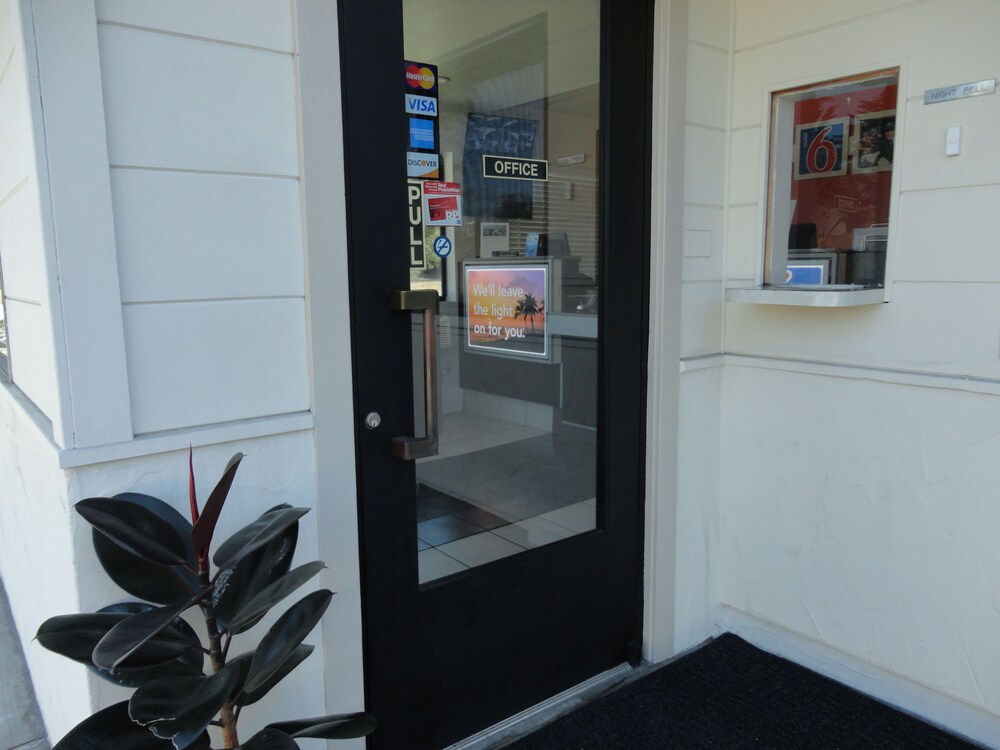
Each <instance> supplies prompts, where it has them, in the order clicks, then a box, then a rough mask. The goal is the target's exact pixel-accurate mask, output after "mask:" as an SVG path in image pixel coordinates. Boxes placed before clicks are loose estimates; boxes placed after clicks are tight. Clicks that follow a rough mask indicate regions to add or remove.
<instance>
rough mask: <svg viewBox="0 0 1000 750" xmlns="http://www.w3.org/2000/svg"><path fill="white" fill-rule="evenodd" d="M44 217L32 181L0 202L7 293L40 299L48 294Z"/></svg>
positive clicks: (0, 253) (1, 255) (0, 252)
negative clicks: (46, 285)
mask: <svg viewBox="0 0 1000 750" xmlns="http://www.w3.org/2000/svg"><path fill="white" fill-rule="evenodd" d="M41 228H42V217H41V213H40V210H39V206H38V196H37V194H36V192H35V187H34V185H32V184H31V183H29V182H26V183H24V185H23V186H22V187H21V188H20V189H19V190H17V192H15V193H14V194H13V195H11V196H10V198H9V199H8V200H7V202H6V203H3V204H0V259H2V262H3V284H4V290H3V291H4V294H6V295H7V296H8V297H17V298H19V299H22V300H29V301H31V302H37V303H41V302H42V301H43V300H44V299H45V298H46V294H45V267H44V260H45V259H44V248H43V247H42V237H41Z"/></svg>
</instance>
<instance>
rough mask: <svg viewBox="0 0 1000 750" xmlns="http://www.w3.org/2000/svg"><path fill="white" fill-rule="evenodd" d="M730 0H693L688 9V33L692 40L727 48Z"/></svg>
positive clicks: (730, 15) (718, 47)
mask: <svg viewBox="0 0 1000 750" xmlns="http://www.w3.org/2000/svg"><path fill="white" fill-rule="evenodd" d="M731 8H732V0H695V2H693V3H691V4H690V7H689V9H688V34H689V35H690V37H691V40H692V41H695V42H701V43H702V44H707V45H709V46H711V47H715V48H717V49H729V28H730V20H731V17H732V14H731Z"/></svg>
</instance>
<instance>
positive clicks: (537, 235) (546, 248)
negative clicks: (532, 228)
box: [524, 232, 570, 258]
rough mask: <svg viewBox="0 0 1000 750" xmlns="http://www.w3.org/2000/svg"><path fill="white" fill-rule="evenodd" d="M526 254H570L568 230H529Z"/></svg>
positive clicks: (532, 255) (525, 240)
mask: <svg viewBox="0 0 1000 750" xmlns="http://www.w3.org/2000/svg"><path fill="white" fill-rule="evenodd" d="M524 254H525V255H526V256H528V257H529V258H534V257H536V256H548V257H563V256H568V255H569V254H570V252H569V236H568V235H567V234H566V232H528V234H526V235H525V237H524Z"/></svg>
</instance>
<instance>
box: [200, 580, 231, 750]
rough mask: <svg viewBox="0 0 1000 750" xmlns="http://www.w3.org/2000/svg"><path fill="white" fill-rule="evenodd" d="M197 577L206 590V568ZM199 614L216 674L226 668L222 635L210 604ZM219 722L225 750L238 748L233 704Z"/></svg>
mask: <svg viewBox="0 0 1000 750" xmlns="http://www.w3.org/2000/svg"><path fill="white" fill-rule="evenodd" d="M199 567H200V570H199V571H198V577H199V578H200V579H201V582H202V584H203V585H204V586H205V587H206V588H208V587H209V586H210V585H211V584H210V583H209V578H208V566H207V565H199ZM201 613H202V615H203V616H204V618H205V626H206V627H207V629H208V643H209V656H210V657H211V659H212V671H213V672H218V671H219V670H220V669H222V668H223V667H225V666H226V654H225V653H224V651H223V648H222V635H221V634H220V633H219V624H218V622H217V621H216V619H215V609H214V608H213V607H212V604H211V602H202V603H201ZM219 721H220V722H221V724H222V741H223V742H224V743H225V748H226V750H233V749H234V748H238V747H239V746H240V738H239V735H238V734H237V733H236V716H235V714H234V713H233V704H232V702H231V701H226V703H225V705H223V706H222V710H221V711H219Z"/></svg>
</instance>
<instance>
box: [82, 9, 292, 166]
mask: <svg viewBox="0 0 1000 750" xmlns="http://www.w3.org/2000/svg"><path fill="white" fill-rule="evenodd" d="M100 43H101V75H102V79H103V85H104V100H105V101H104V104H105V112H106V117H107V130H108V152H109V157H110V159H111V163H112V164H114V165H130V166H143V167H163V168H171V169H194V170H208V171H219V172H239V173H258V174H269V175H296V174H298V152H297V144H296V127H297V125H296V118H295V112H296V106H295V75H294V71H293V66H292V58H291V56H290V55H282V54H277V53H273V52H261V51H258V50H251V49H243V48H239V47H232V46H226V45H219V44H210V43H207V42H202V41H196V40H192V39H184V38H180V37H174V36H164V35H162V34H154V33H150V32H146V31H137V30H134V29H125V28H121V27H116V26H101V27H100Z"/></svg>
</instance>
